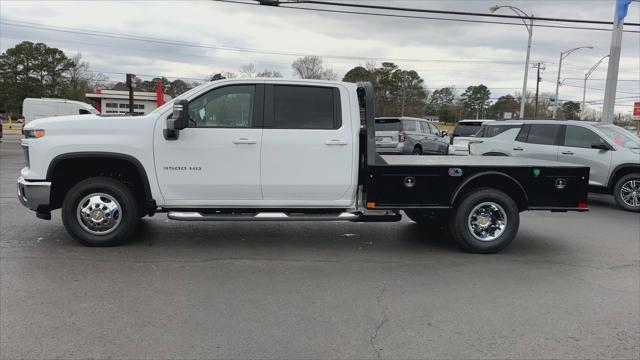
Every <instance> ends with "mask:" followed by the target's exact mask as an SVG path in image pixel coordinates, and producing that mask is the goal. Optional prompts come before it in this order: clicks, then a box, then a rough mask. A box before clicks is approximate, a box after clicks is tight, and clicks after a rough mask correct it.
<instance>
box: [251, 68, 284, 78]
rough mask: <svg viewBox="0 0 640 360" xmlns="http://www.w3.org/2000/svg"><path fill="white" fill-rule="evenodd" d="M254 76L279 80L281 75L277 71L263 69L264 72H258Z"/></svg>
mask: <svg viewBox="0 0 640 360" xmlns="http://www.w3.org/2000/svg"><path fill="white" fill-rule="evenodd" d="M256 76H257V77H264V78H281V77H282V73H280V71H277V70H268V69H264V71H262V72H259V73H258V74H257V75H256Z"/></svg>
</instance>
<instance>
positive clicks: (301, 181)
mask: <svg viewBox="0 0 640 360" xmlns="http://www.w3.org/2000/svg"><path fill="white" fill-rule="evenodd" d="M265 94H266V96H265V118H264V123H265V125H264V130H263V139H262V163H261V171H260V174H261V177H262V194H263V198H264V200H265V202H267V203H268V204H272V205H279V206H298V205H302V206H337V207H339V206H347V205H348V204H350V203H351V202H352V199H353V192H354V191H355V190H353V189H355V177H356V172H355V166H354V161H355V160H354V159H355V158H356V156H357V154H355V152H354V151H355V150H354V137H353V134H352V129H351V121H352V120H351V117H350V112H349V106H348V104H349V98H348V97H347V93H346V91H342V92H341V91H340V88H339V87H335V86H322V85H317V86H315V85H298V84H292V85H285V84H282V85H280V84H278V85H269V84H267V85H265ZM341 104H345V107H344V109H343V107H342V106H341ZM350 190H352V191H350Z"/></svg>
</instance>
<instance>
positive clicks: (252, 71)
mask: <svg viewBox="0 0 640 360" xmlns="http://www.w3.org/2000/svg"><path fill="white" fill-rule="evenodd" d="M257 73H258V72H257V71H256V67H255V65H253V64H244V65H242V66H241V67H240V77H244V78H253V77H256V75H257Z"/></svg>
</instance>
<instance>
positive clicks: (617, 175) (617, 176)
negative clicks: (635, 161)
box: [607, 165, 640, 191]
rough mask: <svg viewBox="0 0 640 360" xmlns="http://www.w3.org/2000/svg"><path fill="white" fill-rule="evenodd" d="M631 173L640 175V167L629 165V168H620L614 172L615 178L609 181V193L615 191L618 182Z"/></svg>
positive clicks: (612, 177)
mask: <svg viewBox="0 0 640 360" xmlns="http://www.w3.org/2000/svg"><path fill="white" fill-rule="evenodd" d="M631 173H640V166H638V165H628V166H624V165H623V166H620V167H618V168H617V169H615V170H614V172H613V176H611V179H610V180H609V186H608V187H607V188H608V189H609V191H613V187H614V186H616V183H617V182H618V180H620V178H621V177H623V176H625V175H628V174H631Z"/></svg>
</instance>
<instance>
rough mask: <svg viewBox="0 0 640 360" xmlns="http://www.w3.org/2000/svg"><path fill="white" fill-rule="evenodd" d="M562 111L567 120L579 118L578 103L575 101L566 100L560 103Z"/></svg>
mask: <svg viewBox="0 0 640 360" xmlns="http://www.w3.org/2000/svg"><path fill="white" fill-rule="evenodd" d="M562 113H563V114H564V118H565V119H567V120H578V119H580V115H579V114H580V104H579V103H577V102H575V101H567V102H565V103H564V104H562Z"/></svg>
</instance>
